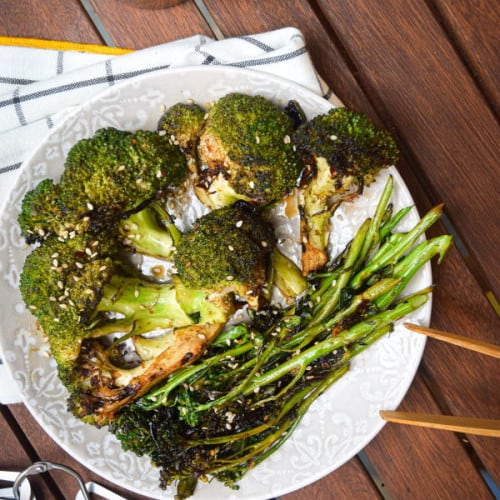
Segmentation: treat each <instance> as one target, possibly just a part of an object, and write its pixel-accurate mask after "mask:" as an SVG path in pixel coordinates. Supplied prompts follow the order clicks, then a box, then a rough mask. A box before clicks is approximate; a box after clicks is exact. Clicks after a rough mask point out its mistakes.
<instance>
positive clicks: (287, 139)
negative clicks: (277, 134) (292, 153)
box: [283, 134, 292, 144]
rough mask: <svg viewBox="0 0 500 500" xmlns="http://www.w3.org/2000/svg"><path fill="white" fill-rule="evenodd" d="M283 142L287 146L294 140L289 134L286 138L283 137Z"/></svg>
mask: <svg viewBox="0 0 500 500" xmlns="http://www.w3.org/2000/svg"><path fill="white" fill-rule="evenodd" d="M283 142H284V143H285V144H290V143H291V142H292V140H291V139H290V136H289V135H288V134H287V135H285V137H283Z"/></svg>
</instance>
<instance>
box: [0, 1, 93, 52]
mask: <svg viewBox="0 0 500 500" xmlns="http://www.w3.org/2000/svg"><path fill="white" fill-rule="evenodd" d="M0 35H2V36H13V37H26V38H42V39H46V40H66V41H71V42H80V43H95V44H100V43H102V40H101V38H100V36H99V34H98V32H97V31H96V29H95V28H94V25H93V24H92V23H91V22H90V19H89V18H88V17H87V15H86V14H85V12H84V11H83V9H82V8H81V6H80V2H79V1H78V0H67V1H64V2H61V1H58V0H45V1H43V2H40V1H38V0H23V1H22V2H3V3H2V8H1V9H0Z"/></svg>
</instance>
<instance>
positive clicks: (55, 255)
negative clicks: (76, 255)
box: [51, 252, 59, 259]
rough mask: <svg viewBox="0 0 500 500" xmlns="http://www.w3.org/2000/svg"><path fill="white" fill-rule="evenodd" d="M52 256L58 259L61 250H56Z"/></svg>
mask: <svg viewBox="0 0 500 500" xmlns="http://www.w3.org/2000/svg"><path fill="white" fill-rule="evenodd" d="M51 257H52V258H53V259H57V257H59V252H54V253H53V254H52V255H51Z"/></svg>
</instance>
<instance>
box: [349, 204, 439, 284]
mask: <svg viewBox="0 0 500 500" xmlns="http://www.w3.org/2000/svg"><path fill="white" fill-rule="evenodd" d="M442 213H443V205H437V206H436V207H433V208H431V210H429V211H428V212H427V213H426V214H425V215H424V217H422V219H420V221H419V222H418V223H417V224H416V225H415V226H414V227H413V228H412V229H411V230H410V231H408V233H406V234H401V235H398V237H397V239H396V241H395V242H394V241H390V240H389V241H387V242H386V243H385V244H384V245H382V246H381V247H380V249H379V250H378V251H377V252H376V253H375V255H374V256H373V257H372V258H371V259H370V263H369V264H368V265H367V266H366V267H365V268H364V269H362V270H361V271H360V272H358V274H357V275H356V276H354V278H353V279H352V281H351V286H352V288H354V289H357V288H359V287H360V286H361V284H362V283H363V282H364V281H365V280H366V279H367V278H369V277H370V276H371V275H372V274H373V273H375V272H377V271H379V270H380V269H382V268H383V267H385V266H388V265H390V264H394V263H395V262H397V261H398V259H399V258H400V257H401V255H403V254H404V253H405V252H407V251H408V250H409V249H410V248H411V247H412V246H413V244H414V243H415V242H416V241H417V239H418V238H419V237H420V236H421V235H422V234H423V233H424V232H425V231H426V230H427V229H429V227H430V226H432V224H434V223H435V222H436V221H437V220H438V219H439V218H440V217H441V215H442Z"/></svg>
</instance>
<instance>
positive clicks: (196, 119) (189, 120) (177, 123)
mask: <svg viewBox="0 0 500 500" xmlns="http://www.w3.org/2000/svg"><path fill="white" fill-rule="evenodd" d="M205 113H206V111H205V110H204V109H203V108H202V107H201V106H198V104H195V103H184V102H179V103H177V104H174V105H173V106H171V107H170V108H168V109H167V110H166V111H165V113H163V115H162V116H161V118H160V121H159V122H158V130H160V131H164V132H165V133H166V135H167V137H170V138H171V139H172V140H173V141H174V142H176V143H178V144H179V146H180V147H181V149H182V150H183V151H184V153H185V154H186V155H188V157H189V158H194V157H195V156H196V145H197V143H198V136H199V135H200V131H201V128H202V127H203V122H204V121H205Z"/></svg>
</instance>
